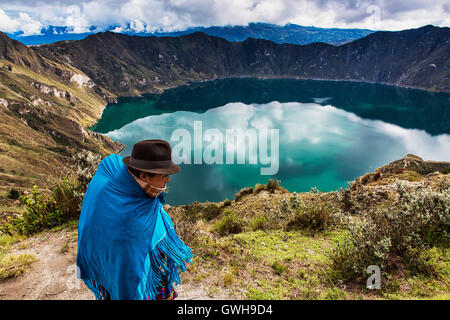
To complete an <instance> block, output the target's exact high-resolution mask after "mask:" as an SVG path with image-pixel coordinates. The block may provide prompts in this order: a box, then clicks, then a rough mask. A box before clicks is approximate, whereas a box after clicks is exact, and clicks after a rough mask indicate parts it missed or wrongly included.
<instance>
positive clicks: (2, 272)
mask: <svg viewBox="0 0 450 320" xmlns="http://www.w3.org/2000/svg"><path fill="white" fill-rule="evenodd" d="M17 240H18V238H17V237H12V236H9V235H0V280H3V279H8V278H13V277H17V276H19V275H21V274H22V273H24V272H25V271H26V270H27V269H28V267H29V266H30V264H31V263H32V262H33V261H35V257H34V256H33V255H31V254H28V253H26V254H21V255H15V254H11V253H10V250H11V246H12V245H13V244H14V243H16V242H17Z"/></svg>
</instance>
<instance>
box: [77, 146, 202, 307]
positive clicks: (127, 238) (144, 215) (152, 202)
mask: <svg viewBox="0 0 450 320" xmlns="http://www.w3.org/2000/svg"><path fill="white" fill-rule="evenodd" d="M122 159H123V158H122V157H121V156H118V155H116V154H112V155H110V156H108V157H106V158H105V159H103V160H102V162H101V163H100V165H99V167H98V169H97V172H96V173H95V175H94V177H93V179H92V180H91V182H90V183H89V186H88V188H87V190H86V194H85V196H84V199H83V205H82V209H81V215H80V220H79V223H78V253H77V266H78V267H79V271H80V278H81V279H83V281H84V282H85V283H86V285H87V286H88V287H89V289H91V291H93V292H94V294H95V296H96V298H97V299H103V297H105V292H102V290H101V288H103V289H104V290H105V291H106V292H107V293H108V294H109V295H110V297H111V299H112V300H118V299H127V300H134V299H137V300H147V299H150V300H154V299H156V298H157V296H158V294H160V293H161V288H169V289H170V288H171V286H172V284H179V283H180V278H179V271H183V272H184V271H185V270H186V263H187V262H188V263H192V261H191V259H192V257H193V254H192V252H191V249H190V248H189V247H188V246H186V245H185V244H184V243H183V241H182V240H181V239H180V238H179V237H178V235H177V234H176V232H175V229H174V226H173V223H172V219H171V218H170V216H169V215H168V214H167V212H166V211H165V210H164V208H163V206H162V204H163V203H164V196H165V193H164V192H161V193H160V194H159V195H158V196H157V197H154V198H151V197H149V196H148V195H147V194H146V193H145V192H144V190H143V189H142V188H141V187H140V185H139V184H138V182H137V181H136V180H135V179H134V177H133V176H132V175H130V173H129V172H128V171H127V167H126V166H125V164H124V163H123V162H122ZM94 283H96V284H97V285H94ZM165 283H166V284H167V285H165ZM98 284H100V285H101V287H100V286H99V285H98Z"/></svg>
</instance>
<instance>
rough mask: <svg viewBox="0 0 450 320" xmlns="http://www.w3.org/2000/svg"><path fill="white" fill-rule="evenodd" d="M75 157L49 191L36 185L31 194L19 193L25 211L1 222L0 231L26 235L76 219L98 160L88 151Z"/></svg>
mask: <svg viewBox="0 0 450 320" xmlns="http://www.w3.org/2000/svg"><path fill="white" fill-rule="evenodd" d="M74 158H75V163H76V165H75V167H74V169H73V170H72V173H71V174H70V175H69V176H66V177H63V178H61V179H59V180H57V181H56V182H55V183H54V186H53V188H52V189H51V192H50V193H43V192H42V191H39V190H38V188H37V186H35V187H34V188H33V190H32V191H31V193H28V192H26V193H25V195H23V196H20V198H19V199H20V202H21V204H22V205H23V206H24V207H25V209H26V211H25V212H23V213H22V214H21V215H19V216H16V217H14V218H11V219H9V220H8V221H7V222H5V223H3V224H2V225H1V226H0V232H2V233H3V234H7V235H14V234H22V235H26V236H29V235H32V234H34V233H36V232H39V231H42V230H44V229H49V228H54V227H56V226H60V225H62V224H64V223H66V222H68V221H70V220H74V219H78V217H79V214H80V210H81V203H82V201H83V196H84V192H85V190H86V188H87V185H88V183H89V181H90V180H91V179H92V177H93V175H94V173H95V170H96V168H97V166H98V164H99V162H100V160H101V159H100V157H99V156H95V155H93V154H92V153H90V152H84V153H80V154H78V155H77V156H76V157H74Z"/></svg>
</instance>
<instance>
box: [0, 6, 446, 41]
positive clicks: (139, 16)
mask: <svg viewBox="0 0 450 320" xmlns="http://www.w3.org/2000/svg"><path fill="white" fill-rule="evenodd" d="M249 22H267V23H274V24H280V25H284V24H286V23H289V22H290V23H295V24H298V25H303V26H316V27H325V28H329V27H337V28H365V29H372V30H404V29H410V28H418V27H421V26H424V25H427V24H432V25H435V26H441V27H450V0H431V1H430V0H403V1H396V0H315V1H313V0H123V1H117V0H84V1H72V0H58V1H53V0H46V1H42V0H7V1H5V0H0V31H3V32H8V33H14V32H18V31H22V32H23V33H24V35H36V34H40V32H41V29H42V28H43V27H46V26H48V25H55V26H68V27H69V28H70V30H71V32H74V33H83V32H89V27H91V26H96V27H97V29H96V30H95V31H96V32H97V31H103V30H105V29H106V28H108V27H109V26H111V25H114V26H117V29H116V30H115V31H117V32H123V31H136V32H154V31H157V30H161V31H175V30H184V29H186V28H188V27H192V26H211V25H218V26H220V25H247V24H248V23H249ZM127 28H128V29H131V30H126V29H127Z"/></svg>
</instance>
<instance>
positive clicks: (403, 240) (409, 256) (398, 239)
mask: <svg viewBox="0 0 450 320" xmlns="http://www.w3.org/2000/svg"><path fill="white" fill-rule="evenodd" d="M396 191H397V195H398V197H397V200H394V201H391V202H390V203H388V204H385V205H379V206H377V207H375V208H373V209H370V210H367V211H366V212H365V213H364V214H363V215H362V217H361V218H362V219H361V222H360V223H358V224H354V225H351V226H350V228H349V236H348V237H346V238H344V239H343V240H342V241H341V242H340V243H339V244H338V245H337V247H336V248H335V249H334V250H333V253H332V256H331V258H332V264H333V269H334V270H335V271H336V274H338V275H339V277H340V278H341V279H344V280H350V279H358V278H365V270H366V268H367V267H368V266H369V265H378V266H379V267H380V268H382V269H383V270H384V271H386V272H389V271H391V270H392V268H393V266H392V265H391V264H390V263H389V262H390V261H391V260H393V259H394V260H395V259H396V258H398V257H401V258H402V259H404V260H405V261H406V262H407V264H408V265H409V267H410V270H411V271H413V272H416V273H422V274H423V273H425V274H428V273H430V269H429V268H427V267H424V264H423V263H422V262H420V261H424V259H423V255H424V254H425V253H424V252H425V251H424V250H428V249H429V248H431V246H433V245H438V246H441V247H443V248H448V246H449V231H450V230H449V229H450V211H449V210H450V197H449V192H448V190H447V191H445V192H443V193H437V192H433V191H428V190H424V189H417V190H412V189H406V188H405V187H404V186H403V185H402V184H397V190H396ZM425 260H426V259H425ZM431 273H433V271H431Z"/></svg>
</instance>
